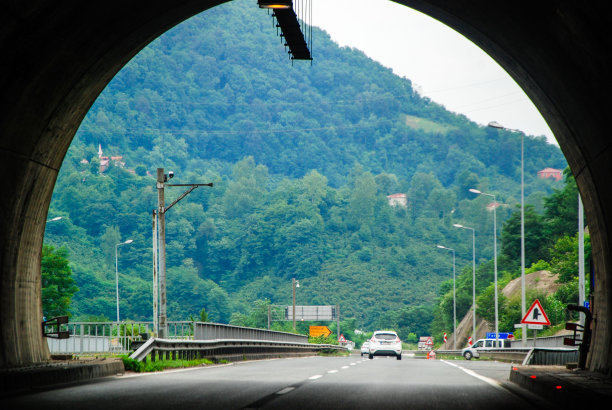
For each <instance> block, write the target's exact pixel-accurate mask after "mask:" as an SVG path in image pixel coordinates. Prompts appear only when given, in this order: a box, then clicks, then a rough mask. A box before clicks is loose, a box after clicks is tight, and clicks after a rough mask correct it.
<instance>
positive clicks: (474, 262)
mask: <svg viewBox="0 0 612 410" xmlns="http://www.w3.org/2000/svg"><path fill="white" fill-rule="evenodd" d="M453 226H454V227H455V228H462V229H470V230H471V231H472V340H476V230H475V229H474V228H470V227H469V226H463V225H461V224H453Z"/></svg>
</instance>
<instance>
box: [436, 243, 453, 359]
mask: <svg viewBox="0 0 612 410" xmlns="http://www.w3.org/2000/svg"><path fill="white" fill-rule="evenodd" d="M437 247H438V248H440V249H446V250H448V251H452V252H453V350H457V298H456V292H455V250H454V249H453V248H447V247H446V246H442V245H437Z"/></svg>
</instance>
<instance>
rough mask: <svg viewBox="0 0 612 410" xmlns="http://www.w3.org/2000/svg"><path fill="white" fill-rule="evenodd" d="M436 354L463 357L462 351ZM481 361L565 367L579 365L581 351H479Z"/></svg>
mask: <svg viewBox="0 0 612 410" xmlns="http://www.w3.org/2000/svg"><path fill="white" fill-rule="evenodd" d="M436 353H442V354H454V355H461V350H436ZM479 353H480V358H481V359H491V360H499V361H509V362H515V363H516V362H521V363H522V364H523V365H534V366H538V365H543V366H565V365H566V364H568V363H577V362H578V358H579V355H580V354H579V351H578V349H577V348H567V347H531V348H521V347H519V348H510V349H491V350H479Z"/></svg>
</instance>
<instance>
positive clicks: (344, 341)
mask: <svg viewBox="0 0 612 410" xmlns="http://www.w3.org/2000/svg"><path fill="white" fill-rule="evenodd" d="M338 342H339V343H346V339H345V338H344V335H343V334H340V337H339V338H338Z"/></svg>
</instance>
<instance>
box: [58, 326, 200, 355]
mask: <svg viewBox="0 0 612 410" xmlns="http://www.w3.org/2000/svg"><path fill="white" fill-rule="evenodd" d="M193 328H194V326H193V322H190V321H176V322H169V323H168V334H169V335H168V339H181V340H189V339H193ZM60 330H67V331H68V332H69V335H70V336H69V338H68V339H53V338H47V345H48V346H49V351H50V353H51V354H89V353H117V354H124V353H129V352H131V351H132V350H133V349H132V343H134V342H137V341H143V340H147V339H149V338H150V337H151V335H152V334H153V322H120V323H117V322H70V323H67V324H63V325H61V329H60Z"/></svg>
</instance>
